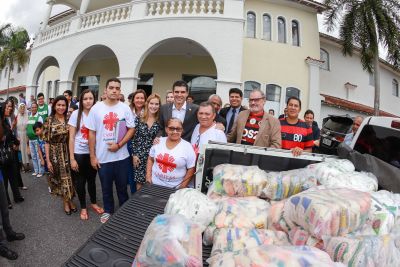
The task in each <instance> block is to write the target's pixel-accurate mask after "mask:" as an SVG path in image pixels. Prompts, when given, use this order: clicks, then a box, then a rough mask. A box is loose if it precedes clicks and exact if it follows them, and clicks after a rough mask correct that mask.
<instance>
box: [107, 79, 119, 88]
mask: <svg viewBox="0 0 400 267" xmlns="http://www.w3.org/2000/svg"><path fill="white" fill-rule="evenodd" d="M111 82H116V83H119V84H121V80H120V79H118V78H116V77H114V78H110V79H108V80H107V82H106V88H107V87H108V84H109V83H111Z"/></svg>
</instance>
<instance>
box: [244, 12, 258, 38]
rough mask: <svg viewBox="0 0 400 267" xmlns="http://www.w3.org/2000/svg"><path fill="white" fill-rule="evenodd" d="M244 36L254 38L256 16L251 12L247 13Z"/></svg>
mask: <svg viewBox="0 0 400 267" xmlns="http://www.w3.org/2000/svg"><path fill="white" fill-rule="evenodd" d="M246 36H247V37H250V38H256V14H255V13H254V12H252V11H250V12H247V31H246Z"/></svg>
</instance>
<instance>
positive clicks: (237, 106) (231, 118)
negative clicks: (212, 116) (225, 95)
mask: <svg viewBox="0 0 400 267" xmlns="http://www.w3.org/2000/svg"><path fill="white" fill-rule="evenodd" d="M242 100H243V92H242V90H240V89H239V88H231V89H230V90H229V103H230V106H229V107H226V108H223V109H221V111H220V112H219V114H220V115H221V117H223V118H224V119H225V120H226V123H227V125H226V129H225V133H226V134H228V133H229V132H230V131H231V130H232V127H233V124H234V122H235V121H236V119H237V116H238V115H239V113H240V112H241V111H243V110H246V109H245V108H244V107H243V106H242Z"/></svg>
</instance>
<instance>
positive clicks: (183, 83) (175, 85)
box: [172, 80, 189, 92]
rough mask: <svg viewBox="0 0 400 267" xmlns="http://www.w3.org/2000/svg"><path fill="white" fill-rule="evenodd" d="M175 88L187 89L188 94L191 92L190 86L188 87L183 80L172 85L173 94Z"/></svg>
mask: <svg viewBox="0 0 400 267" xmlns="http://www.w3.org/2000/svg"><path fill="white" fill-rule="evenodd" d="M175 87H185V89H186V92H189V86H188V84H187V83H186V82H185V81H183V80H179V81H176V82H174V84H173V85H172V92H173V91H174V88H175Z"/></svg>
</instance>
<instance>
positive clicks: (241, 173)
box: [208, 164, 267, 197]
mask: <svg viewBox="0 0 400 267" xmlns="http://www.w3.org/2000/svg"><path fill="white" fill-rule="evenodd" d="M266 183H267V173H266V172H265V171H263V170H261V169H260V168H259V167H258V166H243V165H234V164H220V165H218V166H216V167H215V168H214V170H213V186H212V187H210V189H209V190H208V194H211V193H212V192H215V193H218V194H222V195H227V196H231V197H233V196H235V197H247V196H260V195H261V193H262V189H263V188H264V187H265V185H266Z"/></svg>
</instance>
